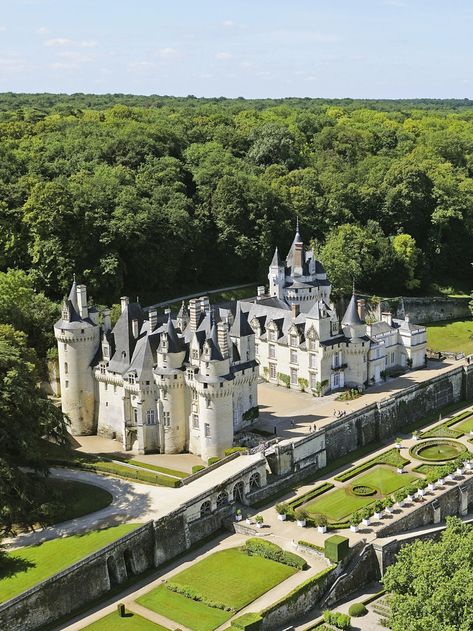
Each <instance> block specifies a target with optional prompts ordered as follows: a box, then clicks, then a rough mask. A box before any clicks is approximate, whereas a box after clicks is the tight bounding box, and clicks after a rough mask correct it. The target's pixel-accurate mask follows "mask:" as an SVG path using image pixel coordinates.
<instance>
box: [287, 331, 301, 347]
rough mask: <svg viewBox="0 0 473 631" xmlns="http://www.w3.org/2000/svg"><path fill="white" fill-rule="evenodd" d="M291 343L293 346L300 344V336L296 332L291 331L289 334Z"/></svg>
mask: <svg viewBox="0 0 473 631" xmlns="http://www.w3.org/2000/svg"><path fill="white" fill-rule="evenodd" d="M289 345H290V346H292V347H297V346H299V336H298V335H297V334H295V333H291V335H290V336H289Z"/></svg>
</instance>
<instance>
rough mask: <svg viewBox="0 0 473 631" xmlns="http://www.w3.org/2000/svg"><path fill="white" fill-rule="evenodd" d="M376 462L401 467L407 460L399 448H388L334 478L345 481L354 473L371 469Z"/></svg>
mask: <svg viewBox="0 0 473 631" xmlns="http://www.w3.org/2000/svg"><path fill="white" fill-rule="evenodd" d="M377 464H387V465H390V466H391V467H399V468H402V467H404V466H405V465H406V464H409V460H406V459H405V458H403V457H402V456H401V454H400V453H399V450H398V449H396V448H394V447H393V448H392V449H388V451H385V452H384V453H382V454H379V456H376V457H375V458H371V460H368V461H367V462H364V463H363V464H360V465H358V466H357V467H353V468H352V469H348V471H344V472H343V473H340V474H339V475H337V476H335V478H334V479H335V480H337V481H338V482H346V481H347V480H350V479H351V478H354V477H355V475H358V474H359V473H363V471H366V470H367V469H371V467H374V466H375V465H377Z"/></svg>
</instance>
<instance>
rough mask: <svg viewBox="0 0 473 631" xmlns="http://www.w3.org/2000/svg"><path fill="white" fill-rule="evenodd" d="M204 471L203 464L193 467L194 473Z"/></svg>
mask: <svg viewBox="0 0 473 631" xmlns="http://www.w3.org/2000/svg"><path fill="white" fill-rule="evenodd" d="M202 469H205V467H204V465H203V464H195V465H194V466H193V467H192V473H197V472H198V471H202Z"/></svg>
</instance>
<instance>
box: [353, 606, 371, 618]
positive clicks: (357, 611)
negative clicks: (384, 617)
mask: <svg viewBox="0 0 473 631" xmlns="http://www.w3.org/2000/svg"><path fill="white" fill-rule="evenodd" d="M367 613H368V609H366V607H365V606H364V604H363V603H353V605H350V608H349V610H348V614H349V615H350V616H353V618H360V617H361V616H366V614H367Z"/></svg>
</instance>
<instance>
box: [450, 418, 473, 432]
mask: <svg viewBox="0 0 473 631" xmlns="http://www.w3.org/2000/svg"><path fill="white" fill-rule="evenodd" d="M453 428H454V429H457V430H460V432H463V434H468V433H469V432H473V414H472V415H471V416H468V417H467V418H466V419H465V420H464V421H461V423H457V424H456V425H454V426H453Z"/></svg>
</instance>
